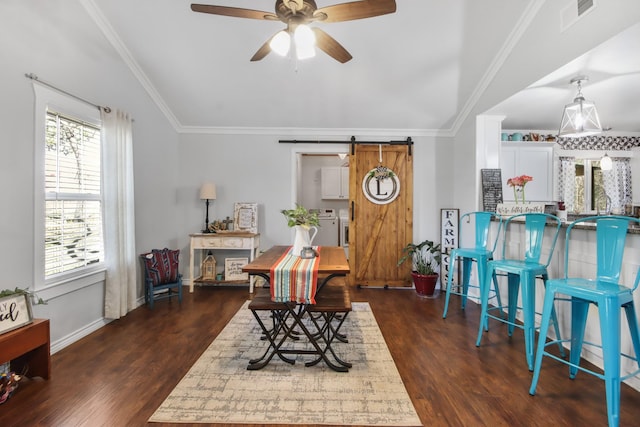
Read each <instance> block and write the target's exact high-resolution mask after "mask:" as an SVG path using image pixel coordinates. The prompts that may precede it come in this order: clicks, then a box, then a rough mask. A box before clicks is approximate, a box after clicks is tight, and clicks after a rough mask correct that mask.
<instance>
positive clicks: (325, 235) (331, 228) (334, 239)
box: [310, 209, 340, 246]
mask: <svg viewBox="0 0 640 427" xmlns="http://www.w3.org/2000/svg"><path fill="white" fill-rule="evenodd" d="M310 210H312V211H315V212H317V213H318V220H319V222H320V227H318V234H316V237H315V238H314V239H313V245H314V246H338V243H339V238H340V236H339V234H338V216H337V214H336V210H335V209H310Z"/></svg>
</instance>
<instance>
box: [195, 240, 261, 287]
mask: <svg viewBox="0 0 640 427" xmlns="http://www.w3.org/2000/svg"><path fill="white" fill-rule="evenodd" d="M189 236H190V237H191V245H190V253H189V278H190V279H191V280H190V281H189V292H193V286H194V284H195V283H196V282H197V283H231V282H229V281H225V280H206V281H205V280H202V279H201V278H194V277H193V269H194V256H195V252H196V250H198V251H200V252H202V251H203V250H212V251H213V250H242V251H249V262H251V261H253V260H254V259H255V258H256V257H257V256H258V247H259V246H260V233H248V232H245V231H238V232H236V231H230V232H226V233H225V232H223V233H197V234H190V235H189ZM202 259H203V257H202V256H200V260H202ZM248 281H249V292H251V293H253V285H254V283H255V277H250V278H249V280H248ZM232 282H234V283H235V282H238V281H232Z"/></svg>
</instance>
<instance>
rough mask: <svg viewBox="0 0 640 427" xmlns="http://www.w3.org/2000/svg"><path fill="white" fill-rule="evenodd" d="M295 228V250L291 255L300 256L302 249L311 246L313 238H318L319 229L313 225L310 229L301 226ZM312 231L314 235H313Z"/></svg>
mask: <svg viewBox="0 0 640 427" xmlns="http://www.w3.org/2000/svg"><path fill="white" fill-rule="evenodd" d="M294 228H295V230H296V234H295V237H294V239H293V249H292V250H291V254H292V255H295V256H300V252H302V248H304V247H305V246H311V242H313V238H314V237H316V234H318V227H316V226H313V225H312V226H311V227H310V228H306V227H303V226H301V225H296V226H295V227H294ZM312 230H313V233H311V231H312ZM310 233H311V235H310Z"/></svg>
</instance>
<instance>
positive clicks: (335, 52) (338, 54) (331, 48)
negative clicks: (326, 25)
mask: <svg viewBox="0 0 640 427" xmlns="http://www.w3.org/2000/svg"><path fill="white" fill-rule="evenodd" d="M312 30H313V32H314V34H315V35H316V46H317V47H318V48H319V49H320V50H322V51H323V52H324V53H326V54H327V55H329V56H330V57H332V58H333V59H335V60H336V61H338V62H341V63H343V64H344V63H345V62H347V61H350V60H351V58H353V57H352V56H351V54H350V53H349V52H347V49H345V48H344V47H342V45H341V44H340V43H338V42H337V41H336V39H334V38H333V37H331V36H330V35H329V34H327V33H325V32H324V31H323V30H321V29H320V28H316V27H314V28H312Z"/></svg>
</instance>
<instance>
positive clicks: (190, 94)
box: [85, 0, 640, 134]
mask: <svg viewBox="0 0 640 427" xmlns="http://www.w3.org/2000/svg"><path fill="white" fill-rule="evenodd" d="M340 2H341V1H340V0H328V1H327V0H316V3H317V5H318V7H319V8H320V7H326V6H329V5H332V4H336V3H340ZM200 3H204V4H215V5H222V6H231V7H242V8H248V9H257V10H264V11H267V12H273V10H274V3H275V2H274V0H212V1H206V2H205V1H202V2H200ZM396 3H397V11H396V12H395V13H394V14H390V15H384V16H379V17H374V18H368V19H362V20H356V21H348V22H341V23H324V24H321V23H317V24H314V25H317V26H319V27H321V28H322V29H323V30H324V31H326V32H327V33H328V34H329V35H331V36H332V37H333V38H335V39H336V40H337V41H338V42H340V43H341V44H342V45H343V46H344V47H345V48H346V49H347V50H348V51H349V52H350V53H351V55H353V59H352V60H351V61H349V62H347V63H345V64H341V63H339V62H337V61H335V60H334V59H332V58H331V57H329V56H328V55H326V54H324V53H323V52H318V55H317V56H316V57H315V58H312V59H308V60H303V61H297V60H294V59H290V58H283V57H279V56H277V55H276V54H275V53H271V54H269V55H267V57H265V58H264V59H263V60H261V61H258V62H250V58H251V57H252V56H253V54H254V53H255V52H256V51H257V50H258V48H260V46H262V44H263V43H264V42H265V41H266V40H267V39H269V38H270V37H271V36H272V35H273V34H274V33H275V32H277V31H279V30H280V29H283V27H284V25H283V24H282V23H281V22H279V21H258V20H253V19H240V18H233V17H226V16H217V15H210V14H203V13H195V12H192V11H191V9H190V5H191V2H189V1H187V0H136V1H133V2H132V1H129V0H90V1H87V2H85V5H86V7H87V9H88V10H89V12H90V14H91V15H92V17H93V18H94V19H95V20H96V22H98V24H99V25H100V27H101V29H102V30H103V32H104V34H105V35H106V36H107V38H108V39H109V40H110V41H111V43H112V44H113V45H114V46H115V47H116V49H117V50H118V52H119V53H120V55H121V56H122V57H123V58H125V60H126V61H127V62H128V64H129V66H130V67H131V69H132V70H133V72H134V73H135V74H136V76H137V77H138V78H139V79H140V80H141V81H142V82H143V84H144V85H145V87H146V88H147V91H148V92H149V93H150V95H151V96H152V97H153V98H154V100H155V101H156V103H157V104H158V105H159V106H160V108H161V109H162V110H163V111H164V113H165V115H166V116H167V117H168V118H169V120H170V121H171V122H172V123H173V125H174V126H175V127H176V128H177V129H179V130H183V131H190V130H205V129H210V128H214V129H217V130H219V131H220V130H224V129H237V128H240V129H268V128H269V129H273V128H278V129H287V128H290V129H298V128H305V129H320V130H322V129H326V130H331V129H350V130H354V129H355V130H357V129H362V130H399V129H403V130H410V131H411V130H419V131H423V132H425V131H426V132H438V131H445V132H446V131H450V130H451V129H453V128H455V125H456V123H457V122H458V121H459V120H460V119H461V115H462V114H464V113H463V111H465V108H464V107H465V105H466V104H467V103H469V102H470V100H471V99H472V96H473V94H474V91H476V90H477V88H478V87H479V85H480V84H481V82H482V79H483V77H484V75H485V73H486V70H487V69H488V68H489V67H490V65H491V64H492V62H493V61H495V58H496V56H497V55H498V53H499V52H500V49H501V48H502V47H503V45H504V44H505V40H506V39H507V38H508V36H509V34H510V33H511V32H512V30H513V26H514V25H516V23H517V22H518V21H519V19H520V18H521V17H522V16H523V14H525V13H526V12H527V8H528V7H529V6H530V4H531V3H532V1H531V0H520V1H504V0H483V1H482V2H478V1H471V0H469V1H465V0H454V1H451V0H447V1H425V0H397V1H396ZM633 36H635V37H636V38H635V45H633V46H632V48H633V49H635V52H637V51H638V43H640V36H638V30H636V33H634V35H633ZM604 56H606V55H604ZM630 56H632V55H625V57H626V59H631V58H629V57H630ZM636 57H637V55H636ZM596 59H598V60H600V59H606V60H609V61H611V58H610V57H609V58H602V55H600V57H595V56H594V57H590V58H589V59H588V60H585V61H584V62H583V64H582V65H584V67H582V68H583V69H584V68H585V67H586V68H587V70H585V71H587V72H590V71H591V70H589V68H593V73H592V75H591V76H590V77H591V78H592V83H593V86H592V85H591V84H587V85H585V86H584V87H583V89H584V93H585V96H587V98H589V99H593V100H594V101H596V103H597V105H598V106H599V107H600V104H601V103H604V102H606V97H604V96H602V97H600V96H601V95H600V93H598V92H597V91H596V89H597V84H596V82H594V80H598V79H603V80H604V79H605V78H609V79H610V80H611V77H612V76H611V74H615V73H617V72H618V71H617V70H616V69H615V68H613V69H611V68H612V67H611V66H609V67H608V68H605V67H601V66H598V65H596V64H595V62H594V61H596ZM574 68H575V67H574ZM576 69H577V68H576ZM624 70H625V74H626V79H625V81H626V82H628V81H629V80H630V79H633V80H635V81H639V80H640V78H639V76H640V75H639V74H638V72H639V70H640V64H639V63H638V59H636V60H635V61H634V63H627V64H625V66H624ZM573 71H574V69H573V68H568V69H566V70H561V71H558V73H557V74H554V75H553V76H549V77H548V78H547V79H545V80H544V81H541V82H538V83H537V86H543V87H544V88H545V90H544V91H540V90H538V89H540V88H539V87H538V89H536V90H534V89H531V90H526V91H523V92H522V93H521V94H518V97H517V98H513V99H510V100H508V101H507V102H506V103H504V104H502V105H499V106H497V107H496V109H495V111H493V112H495V113H496V114H505V115H506V116H507V117H508V118H507V121H506V122H505V123H506V124H507V127H509V126H511V125H512V126H514V128H518V127H525V126H528V125H530V123H528V122H527V120H528V117H530V116H529V115H528V113H527V112H528V111H529V110H526V108H524V107H522V105H527V106H530V107H534V108H536V105H537V104H536V105H534V104H531V102H533V101H532V100H534V101H535V102H541V101H542V102H544V97H545V96H547V94H550V95H548V96H553V97H554V100H555V99H556V98H557V99H561V101H559V103H560V104H564V103H567V102H569V101H570V100H571V98H572V97H573V96H574V95H575V88H573V87H571V86H569V85H568V84H565V80H566V82H568V80H569V79H570V77H571V74H572V72H573ZM595 71H598V72H597V73H596V72H595ZM598 84H600V83H598ZM611 84H612V83H606V82H604V83H601V86H602V88H603V90H606V91H607V92H609V93H610V91H611V90H612V89H611ZM636 93H638V92H637V91H636ZM522 108H524V110H523V111H525V112H524V113H522V114H520V113H518V111H520V110H521V109H522ZM546 109H548V108H546ZM559 114H560V113H559V112H558V113H557V114H556V113H555V112H554V116H553V118H551V116H549V117H544V118H541V119H540V121H539V123H537V124H535V126H534V127H535V128H547V127H546V126H547V125H548V126H549V127H548V128H550V129H551V128H555V127H557V124H558V121H559V119H560V118H559ZM519 115H520V116H522V117H520V118H519ZM601 116H604V113H601ZM635 117H638V115H637V114H636V116H635ZM525 118H526V119H525ZM603 122H604V124H606V123H607V120H605V119H604V117H603ZM635 122H636V123H635V127H636V129H635V131H640V120H635ZM609 123H610V124H609V125H611V126H614V124H613V123H612V122H611V121H610V122H609ZM625 126H627V124H625ZM616 127H617V125H616ZM629 130H631V129H629ZM403 134H404V133H403Z"/></svg>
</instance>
